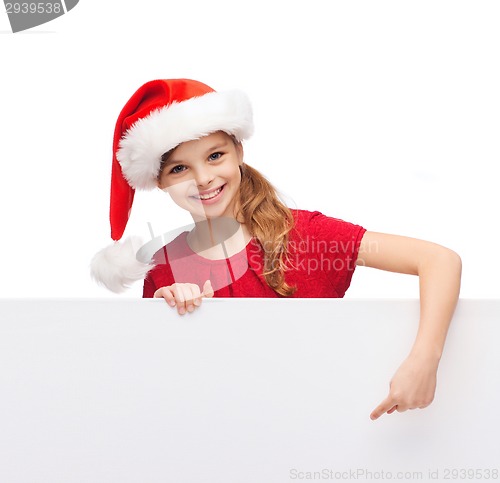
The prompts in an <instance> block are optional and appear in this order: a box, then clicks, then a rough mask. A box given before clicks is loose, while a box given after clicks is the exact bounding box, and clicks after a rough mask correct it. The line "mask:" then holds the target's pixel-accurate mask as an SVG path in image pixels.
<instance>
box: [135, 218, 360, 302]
mask: <svg viewBox="0 0 500 483" xmlns="http://www.w3.org/2000/svg"><path fill="white" fill-rule="evenodd" d="M292 213H293V216H294V219H295V227H294V228H293V230H292V231H291V232H290V235H289V253H290V257H289V263H288V265H289V266H290V268H289V269H287V271H286V273H285V279H286V281H287V283H288V284H289V285H295V286H296V287H297V290H296V292H295V293H294V295H293V297H302V298H304V297H318V298H323V297H329V298H331V297H333V298H340V297H343V296H344V294H345V292H346V290H347V289H348V287H349V285H350V283H351V278H352V275H353V273H354V269H355V268H356V259H357V256H358V250H359V245H360V243H361V239H362V238H363V234H364V233H365V231H366V230H365V229H364V228H363V227H361V226H359V225H354V224H352V223H348V222H345V221H343V220H339V219H337V218H330V217H327V216H325V215H323V214H321V213H319V212H318V211H315V212H311V211H306V210H292ZM187 233H188V232H184V233H182V234H181V235H179V236H178V237H177V238H176V239H175V240H173V241H172V242H170V243H169V244H168V245H166V247H163V248H162V249H160V250H159V251H158V252H156V254H155V255H154V259H153V260H154V263H155V264H156V266H155V267H154V268H153V269H152V270H151V271H150V272H149V273H148V275H147V276H146V279H145V280H144V291H143V297H153V295H154V293H155V291H156V290H157V289H158V288H160V287H165V286H168V285H172V284H173V283H175V282H179V283H182V282H184V283H196V284H198V285H199V287H200V289H202V287H203V284H204V283H205V281H206V280H210V281H211V283H212V287H213V288H214V292H215V293H214V296H215V297H266V298H267V297H281V295H279V294H277V293H276V292H275V291H274V290H272V289H271V288H270V287H269V286H268V285H267V284H266V281H265V279H264V277H263V276H262V271H263V266H264V258H263V249H262V247H261V246H260V244H259V243H258V242H257V241H256V240H255V239H252V240H250V242H249V243H248V245H247V246H246V249H244V250H242V251H241V252H240V253H237V254H236V255H234V256H232V257H230V258H228V259H227V260H226V259H222V260H209V259H206V258H203V257H201V256H199V255H197V254H196V253H194V252H193V251H192V250H191V248H190V247H189V245H188V244H187V241H186V237H187Z"/></svg>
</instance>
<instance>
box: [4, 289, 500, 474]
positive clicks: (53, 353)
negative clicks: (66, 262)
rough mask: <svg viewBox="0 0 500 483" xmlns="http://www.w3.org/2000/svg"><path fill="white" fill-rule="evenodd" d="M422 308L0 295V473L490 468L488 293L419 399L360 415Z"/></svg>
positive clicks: (465, 314) (499, 396)
mask: <svg viewBox="0 0 500 483" xmlns="http://www.w3.org/2000/svg"><path fill="white" fill-rule="evenodd" d="M418 312H419V307H418V300H354V299H344V300H341V299H337V300H325V299H294V300H271V299H212V300H206V301H205V302H204V303H203V305H202V307H201V308H200V309H199V310H197V311H196V312H195V313H193V314H188V315H186V316H183V317H181V316H178V315H177V313H176V312H175V311H174V310H173V309H171V308H169V307H167V306H166V304H165V303H164V302H163V300H135V299H134V300H132V299H123V298H119V299H118V298H117V299H96V300H85V299H74V300H73V299H40V300H36V299H34V300H33V299H13V300H0V482H8V483H20V482H23V483H32V482H36V483H58V482H61V483H73V482H78V483H81V482H89V483H90V482H92V483H101V482H102V483H104V482H120V483H128V482H130V483H139V482H144V483H160V482H161V483H168V482H172V483H207V482H209V483H212V482H213V483H226V482H227V483H247V482H248V483H281V482H290V481H311V480H320V481H338V480H352V479H355V480H357V481H380V480H384V479H386V480H388V479H393V480H399V481H436V480H440V481H444V480H453V478H452V477H453V476H455V478H454V479H455V480H458V479H468V480H469V481H471V478H460V474H461V475H462V476H463V475H466V473H464V472H465V471H468V472H469V473H468V474H469V475H470V474H471V473H470V471H476V473H475V475H476V478H477V479H481V480H483V479H490V480H495V479H498V478H500V477H499V475H498V469H499V467H500V459H499V456H498V455H500V442H499V436H498V434H499V429H500V416H499V407H500V387H499V383H498V379H499V378H498V373H499V370H500V351H499V350H498V347H497V345H498V341H499V340H500V324H499V322H500V300H460V302H459V305H458V308H457V311H456V314H455V318H454V322H453V324H452V326H451V329H450V332H449V336H448V340H447V344H446V348H445V353H444V355H443V358H442V361H441V365H440V370H439V378H438V379H439V380H438V389H437V392H436V398H435V401H434V402H433V404H432V405H431V406H430V407H428V408H427V409H424V410H415V411H408V412H406V413H401V414H400V413H394V414H392V415H384V416H383V417H381V418H380V419H379V420H377V421H371V420H370V419H369V414H370V412H371V410H372V409H373V408H374V407H375V406H376V405H377V404H378V403H379V402H380V401H381V400H382V399H383V398H384V397H385V396H386V394H387V391H388V384H389V381H390V378H391V376H392V374H393V373H394V371H395V370H396V369H397V367H398V366H399V364H400V363H401V362H402V361H403V359H404V358H405V356H406V354H407V353H408V351H409V349H410V347H411V344H412V341H413V338H414V335H415V333H416V328H417V325H418ZM459 471H460V472H462V473H457V472H459ZM495 471H496V478H495V477H494V475H495ZM452 472H454V473H452ZM479 475H481V477H480V478H479V477H478V476H479ZM487 475H489V478H487V477H486V476H487Z"/></svg>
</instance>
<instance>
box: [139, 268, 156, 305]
mask: <svg viewBox="0 0 500 483" xmlns="http://www.w3.org/2000/svg"><path fill="white" fill-rule="evenodd" d="M155 292H156V285H155V283H154V282H153V279H152V278H151V277H150V275H149V273H148V274H147V275H146V278H145V279H144V287H143V289H142V298H144V299H151V298H153V296H154V294H155Z"/></svg>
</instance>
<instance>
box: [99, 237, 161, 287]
mask: <svg viewBox="0 0 500 483" xmlns="http://www.w3.org/2000/svg"><path fill="white" fill-rule="evenodd" d="M134 246H135V247H140V246H141V241H140V239H139V238H137V237H130V238H127V239H126V240H124V241H123V242H122V243H120V242H115V243H113V244H112V245H109V246H107V247H106V248H103V249H102V250H100V251H99V252H97V253H96V254H95V255H94V258H93V259H92V261H91V262H90V273H91V276H92V278H93V279H94V280H95V281H96V282H97V283H99V284H101V285H104V286H105V287H106V288H107V289H108V290H111V291H112V292H115V293H121V292H124V291H125V290H126V289H128V288H129V287H130V285H131V284H132V283H134V282H136V281H137V280H143V279H144V277H145V276H146V274H147V273H148V272H149V271H150V270H151V269H152V268H153V265H150V264H147V263H142V262H140V261H139V260H137V258H136V250H135V249H134Z"/></svg>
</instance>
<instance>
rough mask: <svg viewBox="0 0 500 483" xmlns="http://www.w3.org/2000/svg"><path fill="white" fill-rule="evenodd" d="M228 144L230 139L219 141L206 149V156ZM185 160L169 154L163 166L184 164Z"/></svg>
mask: <svg viewBox="0 0 500 483" xmlns="http://www.w3.org/2000/svg"><path fill="white" fill-rule="evenodd" d="M227 144H228V141H223V142H222V143H217V144H215V145H213V146H211V147H210V148H208V149H207V150H206V151H205V156H207V155H208V154H210V153H213V152H214V151H217V150H218V149H221V148H225V147H226V146H227ZM183 162H184V161H182V159H175V158H174V157H173V156H169V157H168V159H167V160H166V161H165V163H164V165H163V167H166V166H169V165H171V164H182V163H183Z"/></svg>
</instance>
